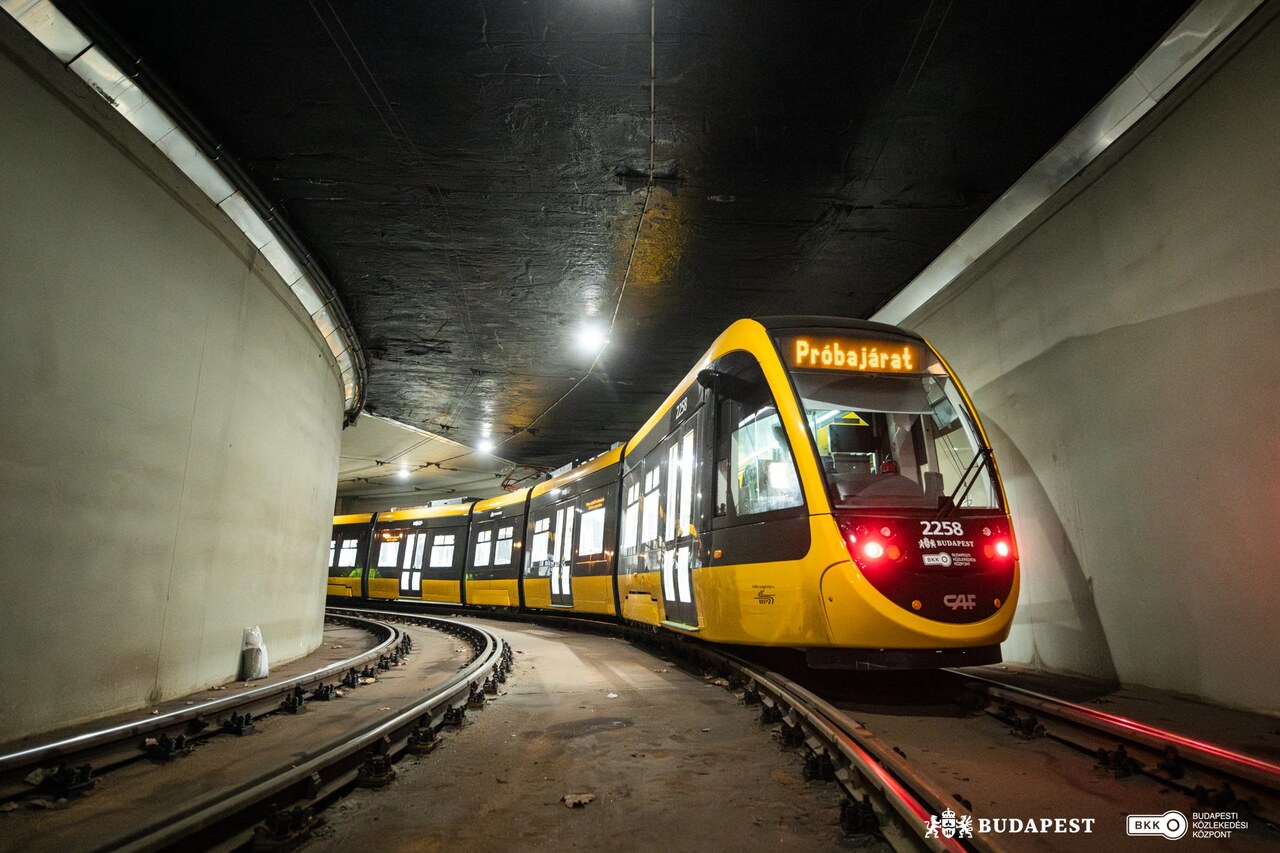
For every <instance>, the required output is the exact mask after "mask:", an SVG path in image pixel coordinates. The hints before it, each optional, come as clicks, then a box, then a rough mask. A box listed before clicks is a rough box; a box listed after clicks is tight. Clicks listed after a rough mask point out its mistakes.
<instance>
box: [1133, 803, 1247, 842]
mask: <svg viewBox="0 0 1280 853" xmlns="http://www.w3.org/2000/svg"><path fill="white" fill-rule="evenodd" d="M1248 828H1249V821H1247V820H1241V819H1240V813H1239V812H1192V813H1191V819H1190V820H1188V819H1187V816H1186V815H1184V814H1183V813H1182V812H1180V811H1177V810H1175V809H1170V810H1169V811H1167V812H1165V813H1164V814H1131V815H1128V816H1127V817H1126V818H1125V826H1124V829H1125V832H1127V833H1128V834H1129V835H1156V836H1163V837H1164V838H1167V839H1169V840H1170V841H1177V840H1178V839H1179V838H1182V837H1183V836H1184V835H1186V834H1187V830H1190V831H1191V837H1192V838H1230V837H1231V833H1232V832H1233V831H1235V830H1237V829H1239V830H1246V829H1248Z"/></svg>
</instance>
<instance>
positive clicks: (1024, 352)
mask: <svg viewBox="0 0 1280 853" xmlns="http://www.w3.org/2000/svg"><path fill="white" fill-rule="evenodd" d="M1278 127H1280V18H1276V19H1273V20H1272V21H1271V22H1270V23H1269V24H1267V25H1266V26H1265V27H1264V28H1263V29H1262V30H1261V31H1260V32H1259V33H1258V34H1257V35H1256V36H1254V37H1253V38H1252V40H1251V41H1249V42H1248V43H1247V44H1246V45H1245V46H1244V47H1243V48H1242V49H1241V50H1240V51H1239V52H1238V53H1236V54H1235V55H1234V56H1233V57H1232V58H1230V59H1229V60H1227V61H1226V63H1225V64H1224V65H1222V66H1221V67H1220V68H1218V69H1217V70H1216V71H1214V72H1213V73H1212V75H1211V76H1210V77H1209V78H1208V79H1207V80H1206V81H1205V82H1204V83H1203V85H1201V86H1200V87H1199V88H1197V89H1195V90H1194V91H1193V92H1192V93H1191V94H1190V95H1189V96H1188V97H1187V98H1186V100H1184V101H1183V102H1182V103H1181V104H1180V105H1178V106H1177V107H1176V108H1175V109H1174V111H1173V112H1172V113H1170V114H1169V115H1167V116H1165V117H1164V118H1163V119H1162V120H1160V121H1159V123H1158V124H1157V125H1156V126H1155V127H1154V128H1152V129H1151V130H1150V131H1149V133H1147V135H1146V136H1144V137H1143V138H1142V139H1141V141H1140V142H1138V143H1137V145H1136V147H1134V148H1133V149H1131V150H1130V151H1129V152H1128V153H1127V154H1125V155H1123V156H1122V158H1121V159H1119V160H1118V161H1117V162H1115V163H1113V164H1112V165H1110V167H1109V168H1107V169H1106V170H1105V172H1104V173H1102V174H1101V175H1100V176H1099V177H1098V178H1097V179H1096V180H1095V181H1094V182H1093V183H1091V184H1090V185H1088V186H1087V188H1085V189H1084V190H1083V191H1081V192H1080V193H1079V194H1078V195H1076V196H1075V197H1074V198H1073V199H1072V200H1071V201H1069V202H1068V203H1067V204H1066V205H1065V206H1064V207H1062V208H1061V209H1060V210H1058V211H1057V212H1056V213H1054V214H1053V215H1052V216H1051V217H1050V218H1049V219H1048V220H1047V221H1046V222H1044V223H1043V224H1042V225H1040V227H1038V228H1036V229H1035V230H1034V231H1033V232H1032V233H1030V234H1029V236H1026V237H1025V239H1022V240H1021V241H1020V242H1018V243H1017V244H1016V245H1015V246H1013V247H1012V248H1011V249H1009V250H1008V251H1007V252H1006V253H1004V254H1003V255H1001V256H1000V257H999V258H998V259H997V260H995V261H994V262H993V263H990V264H989V265H988V266H987V267H986V268H985V269H984V270H981V271H978V272H976V273H975V274H974V275H972V276H970V277H969V278H968V279H966V280H964V281H961V282H958V283H957V285H953V287H952V288H951V289H950V291H949V292H946V293H944V294H943V295H942V296H941V297H939V298H937V299H936V300H935V302H936V303H939V304H937V305H926V306H925V307H924V309H922V310H921V311H920V312H917V315H916V316H914V317H910V318H908V319H907V321H906V323H905V324H906V325H909V326H912V327H914V328H917V329H918V330H919V331H921V332H922V333H924V334H925V335H926V337H928V338H929V339H930V340H931V341H932V342H933V343H934V344H935V345H936V346H937V347H938V348H939V349H940V350H941V351H942V352H943V354H944V355H946V356H947V358H948V360H949V361H950V362H951V364H952V366H953V367H954V368H955V369H956V370H957V371H958V372H959V374H960V376H961V377H962V379H963V381H964V382H965V384H966V386H967V387H968V389H969V391H970V392H971V393H972V394H973V396H974V400H975V402H976V404H977V406H978V408H979V411H980V412H981V413H982V415H983V418H984V423H985V424H986V426H987V429H988V432H989V433H990V436H991V439H992V444H993V445H994V446H995V449H996V455H997V460H998V462H999V464H1000V468H1001V472H1002V473H1003V475H1004V477H1005V484H1006V487H1007V489H1008V492H1009V497H1010V502H1011V504H1012V506H1013V509H1014V513H1015V529H1016V531H1017V536H1018V543H1019V546H1020V548H1021V553H1022V572H1023V586H1022V599H1021V602H1020V604H1019V611H1018V615H1017V617H1016V620H1015V624H1014V628H1013V632H1012V635H1011V636H1010V638H1009V641H1008V642H1006V643H1005V645H1004V654H1005V657H1006V659H1008V660H1015V661H1022V662H1029V663H1032V664H1035V665H1037V666H1041V667H1044V668H1047V669H1051V670H1059V671H1068V672H1079V673H1086V674H1088V675H1092V676H1099V677H1104V678H1117V679H1119V680H1120V681H1122V682H1126V683H1136V684H1144V685H1151V686H1155V687H1160V688H1167V689H1170V690H1174V691H1179V692H1182V693H1186V694H1191V695H1194V696H1199V697H1203V698H1206V699H1209V700H1212V701H1216V702H1221V703H1225V704H1228V705H1234V706H1239V707H1245V708H1251V709H1258V710H1262V711H1267V712H1272V713H1275V712H1280V642H1277V641H1276V632H1275V628H1274V625H1275V622H1274V619H1275V614H1276V613H1277V612H1278V611H1280V580H1277V569H1276V565H1277V556H1278V555H1280V540H1278V539H1277V531H1280V395H1278V394H1277V390H1278V389H1280V382H1278V381H1277V380H1278V379H1280V345H1278V343H1277V342H1278V340H1280V239H1277V236H1276V229H1277V225H1278V224H1280V134H1278V133H1277V131H1276V128H1278Z"/></svg>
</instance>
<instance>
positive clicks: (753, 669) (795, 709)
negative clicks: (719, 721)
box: [712, 651, 1004, 853]
mask: <svg viewBox="0 0 1280 853" xmlns="http://www.w3.org/2000/svg"><path fill="white" fill-rule="evenodd" d="M712 656H713V657H714V658H718V659H720V660H722V661H724V662H725V663H726V665H727V666H729V667H730V668H731V669H733V670H736V671H737V672H738V673H739V674H740V676H741V677H742V678H743V679H744V680H745V681H746V682H747V689H748V690H754V691H756V692H757V693H758V692H760V691H763V692H765V693H767V694H769V696H770V697H771V699H772V701H773V702H774V703H776V704H777V705H779V706H785V707H786V708H787V711H788V713H791V714H794V715H796V716H798V717H800V718H803V720H804V721H805V723H806V724H807V728H808V729H809V732H810V733H811V734H812V735H814V736H816V737H817V739H818V740H819V741H820V742H821V743H822V745H823V748H824V749H825V750H826V751H827V755H828V756H829V757H831V756H833V755H839V756H841V757H842V758H843V759H844V761H845V763H846V764H847V765H848V767H849V768H850V769H851V770H852V771H854V772H856V773H857V775H858V776H859V777H860V778H861V782H862V784H861V785H858V783H857V782H855V781H854V780H852V779H849V780H848V781H849V783H850V784H852V785H855V786H857V787H863V788H865V789H869V790H871V791H874V792H875V793H877V794H878V795H879V797H880V798H882V800H883V803H882V804H881V805H882V807H883V806H887V807H888V808H890V809H892V811H893V813H894V814H893V815H887V814H886V815H885V816H886V817H889V818H890V819H891V820H892V818H893V817H894V816H896V818H897V821H896V823H897V825H898V826H900V827H901V828H903V829H905V830H906V831H907V832H906V833H904V834H903V836H902V837H901V838H893V837H890V836H886V840H887V841H889V843H890V844H891V845H893V846H894V847H895V848H898V849H921V848H924V849H928V850H935V851H982V853H1002V851H1003V850H1004V848H1002V847H1000V846H998V845H996V844H993V843H991V842H990V841H988V840H985V839H982V838H976V837H975V838H966V839H963V840H960V839H956V838H947V837H945V836H942V837H926V832H927V828H928V825H929V820H930V817H931V816H933V815H940V814H942V812H943V811H944V810H945V809H947V808H948V807H949V805H950V796H949V795H948V794H947V793H946V792H945V791H942V790H940V789H938V788H937V787H936V786H934V785H933V784H931V783H930V782H928V781H927V780H926V779H925V778H924V777H923V776H921V775H920V774H918V773H916V772H915V770H914V769H913V768H912V767H911V765H910V763H909V762H907V761H906V760H904V759H903V758H901V757H900V756H898V755H896V754H895V753H894V752H893V751H892V750H891V749H888V748H887V747H886V746H885V745H884V744H883V743H882V742H881V741H880V740H879V739H877V738H876V737H875V736H874V735H873V734H871V732H869V731H867V730H866V729H865V728H863V727H862V726H861V725H859V724H858V723H857V721H855V720H853V719H852V718H850V717H849V716H848V715H847V714H846V713H845V712H843V711H841V710H840V709H839V708H837V707H836V706H834V705H832V704H831V703H830V702H828V701H826V700H825V699H822V698H821V697H819V696H817V695H816V694H814V693H813V692H812V691H810V690H808V689H807V688H805V687H803V686H801V685H800V684H797V683H796V682H794V681H792V680H791V679H789V678H787V677H786V676H783V675H780V674H778V673H775V672H770V671H767V670H763V669H760V668H758V667H757V665H756V664H753V663H751V662H749V661H745V660H742V659H740V658H737V657H734V656H733V655H730V654H727V653H725V652H722V651H716V652H714V653H712ZM837 778H839V775H838V774H837ZM841 781H844V780H841ZM846 787H847V786H846ZM850 793H851V794H852V790H850ZM881 828H882V829H883V828H884V827H883V825H882V827H881ZM895 842H896V843H895Z"/></svg>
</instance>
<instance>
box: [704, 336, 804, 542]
mask: <svg viewBox="0 0 1280 853" xmlns="http://www.w3.org/2000/svg"><path fill="white" fill-rule="evenodd" d="M713 369H714V370H715V371H716V373H717V374H718V375H716V376H712V377H709V380H708V381H709V382H710V384H711V391H712V394H713V400H712V406H711V407H710V409H709V411H710V413H711V414H712V416H713V417H714V431H715V433H714V434H715V440H714V445H713V447H714V479H715V483H714V492H713V494H714V499H713V500H714V509H713V517H712V522H711V540H712V541H711V549H710V550H711V551H712V553H714V552H716V551H719V552H720V557H718V558H716V559H715V560H714V562H715V563H716V564H722V565H723V564H739V563H764V562H776V561H781V560H798V559H800V558H801V557H803V556H804V555H805V554H807V553H808V552H809V546H810V535H809V521H808V509H807V507H806V506H805V500H804V493H803V490H802V488H801V486H800V478H799V473H798V471H797V469H796V464H795V457H794V453H793V451H792V447H791V443H790V441H789V440H788V438H787V435H786V431H785V429H784V428H783V426H782V420H781V418H780V416H779V414H778V406H777V401H776V400H775V398H774V394H773V391H772V390H771V389H770V387H769V383H768V380H767V379H766V378H765V375H764V371H763V370H762V369H761V368H760V365H759V363H758V362H757V361H756V359H755V358H754V357H753V356H751V355H750V354H749V353H746V352H741V351H739V352H731V353H727V354H726V355H724V356H722V357H721V358H719V359H718V360H717V361H716V363H715V365H714V366H713ZM788 390H789V389H788Z"/></svg>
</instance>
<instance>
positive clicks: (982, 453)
mask: <svg viewBox="0 0 1280 853" xmlns="http://www.w3.org/2000/svg"><path fill="white" fill-rule="evenodd" d="M989 464H991V448H990V447H982V448H979V450H978V452H977V453H976V454H974V457H973V458H972V459H970V460H969V464H968V465H967V466H966V467H965V469H964V473H962V474H961V475H960V480H959V482H957V483H956V487H955V489H953V490H952V492H951V494H950V495H948V496H947V497H946V499H945V500H944V501H943V502H942V506H941V508H939V509H938V514H937V515H935V516H934V520H935V521H936V520H937V519H939V518H945V517H947V516H949V515H951V513H953V512H955V511H956V507H958V506H960V505H961V504H962V503H964V502H965V500H966V499H967V498H968V497H969V492H971V491H973V487H974V485H975V484H976V483H977V482H978V477H980V476H981V475H982V472H983V471H984V470H986V467H987V465H989ZM962 489H963V490H964V491H963V492H961V490H962ZM957 496H959V497H958V498H957Z"/></svg>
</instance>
